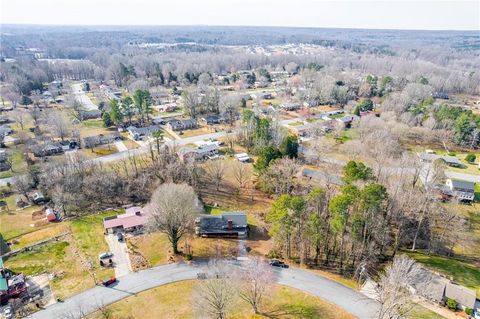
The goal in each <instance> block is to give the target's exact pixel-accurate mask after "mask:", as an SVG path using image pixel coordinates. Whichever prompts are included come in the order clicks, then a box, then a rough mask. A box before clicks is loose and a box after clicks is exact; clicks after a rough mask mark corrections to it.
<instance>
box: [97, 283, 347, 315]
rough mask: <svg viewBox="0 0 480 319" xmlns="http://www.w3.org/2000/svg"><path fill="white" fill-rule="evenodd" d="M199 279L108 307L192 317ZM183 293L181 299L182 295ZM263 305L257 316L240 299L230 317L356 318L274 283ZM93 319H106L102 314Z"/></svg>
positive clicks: (120, 311) (113, 312)
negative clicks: (195, 288)
mask: <svg viewBox="0 0 480 319" xmlns="http://www.w3.org/2000/svg"><path fill="white" fill-rule="evenodd" d="M196 283H197V281H194V280H188V281H181V282H176V283H172V284H168V285H165V286H161V287H157V288H154V289H151V290H147V291H144V292H141V293H139V294H137V295H135V296H132V297H128V298H125V299H123V300H121V301H118V302H116V303H114V304H112V305H109V306H108V310H110V312H111V313H110V314H111V316H112V318H157V317H158V314H162V316H161V317H162V318H172V319H176V318H192V317H195V310H194V308H193V307H192V303H191V296H192V294H193V291H194V287H195V284H196ZM178 296H181V298H178ZM264 301H265V302H264V304H263V305H262V306H261V307H260V311H261V312H262V313H263V315H262V314H259V315H254V314H253V311H252V310H251V307H250V306H249V305H248V304H247V303H246V302H245V301H239V302H238V303H237V304H236V305H235V306H234V307H233V308H232V311H231V313H229V315H228V318H237V319H240V318H242V319H246V318H252V319H253V318H285V319H288V318H304V319H324V318H325V319H326V318H329V319H347V318H348V319H350V318H354V317H353V316H352V315H350V314H349V313H347V312H345V311H344V310H343V309H341V308H339V307H337V306H335V305H333V304H331V303H329V302H326V301H324V300H322V299H320V298H317V297H315V296H312V295H309V294H307V293H304V292H302V291H300V290H297V289H293V288H289V287H285V286H281V285H274V286H273V287H272V289H270V291H269V293H268V294H267V296H265V298H264ZM88 318H90V319H97V318H98V319H99V318H103V317H102V315H101V314H100V313H94V314H92V315H90V316H89V317H88Z"/></svg>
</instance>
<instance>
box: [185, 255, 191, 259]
mask: <svg viewBox="0 0 480 319" xmlns="http://www.w3.org/2000/svg"><path fill="white" fill-rule="evenodd" d="M192 258H193V256H192V254H185V260H192Z"/></svg>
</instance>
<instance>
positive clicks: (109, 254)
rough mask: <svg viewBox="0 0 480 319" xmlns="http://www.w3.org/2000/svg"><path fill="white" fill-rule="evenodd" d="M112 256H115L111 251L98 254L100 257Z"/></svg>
mask: <svg viewBox="0 0 480 319" xmlns="http://www.w3.org/2000/svg"><path fill="white" fill-rule="evenodd" d="M111 257H113V253H111V252H109V251H107V252H104V253H101V254H100V255H98V258H99V259H107V258H111Z"/></svg>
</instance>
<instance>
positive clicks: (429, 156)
mask: <svg viewBox="0 0 480 319" xmlns="http://www.w3.org/2000/svg"><path fill="white" fill-rule="evenodd" d="M419 157H420V160H421V161H422V162H425V163H433V162H435V161H436V160H438V159H442V160H444V161H445V163H447V165H449V166H453V167H461V166H462V163H461V162H460V160H459V159H458V158H457V157H456V156H450V155H437V154H433V153H427V152H423V153H420V154H419Z"/></svg>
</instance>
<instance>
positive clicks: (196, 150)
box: [177, 143, 218, 161]
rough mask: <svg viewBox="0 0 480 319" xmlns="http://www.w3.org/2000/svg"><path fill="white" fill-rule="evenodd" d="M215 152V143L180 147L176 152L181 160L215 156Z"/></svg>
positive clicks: (216, 151)
mask: <svg viewBox="0 0 480 319" xmlns="http://www.w3.org/2000/svg"><path fill="white" fill-rule="evenodd" d="M217 154H218V144H217V143H212V144H205V145H201V146H198V147H182V148H180V149H179V150H178V152H177V155H178V157H180V160H182V161H189V160H202V159H206V158H208V157H213V156H216V155H217ZM217 157H218V156H217Z"/></svg>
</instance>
